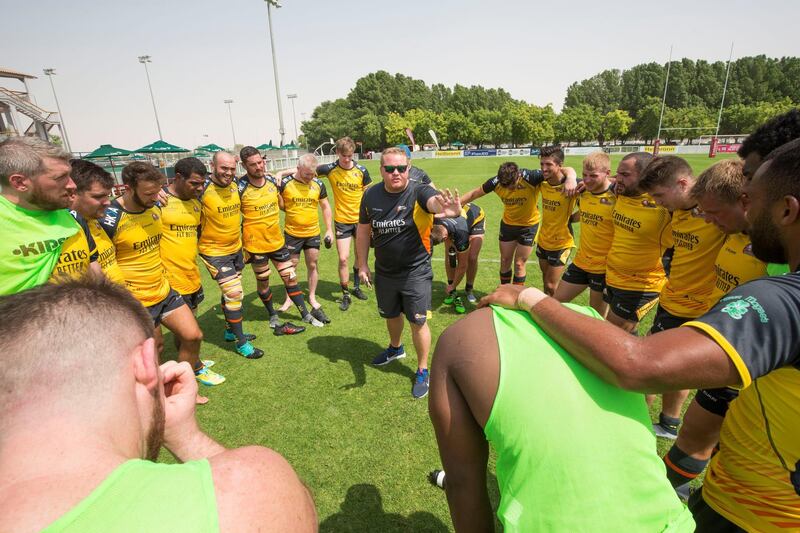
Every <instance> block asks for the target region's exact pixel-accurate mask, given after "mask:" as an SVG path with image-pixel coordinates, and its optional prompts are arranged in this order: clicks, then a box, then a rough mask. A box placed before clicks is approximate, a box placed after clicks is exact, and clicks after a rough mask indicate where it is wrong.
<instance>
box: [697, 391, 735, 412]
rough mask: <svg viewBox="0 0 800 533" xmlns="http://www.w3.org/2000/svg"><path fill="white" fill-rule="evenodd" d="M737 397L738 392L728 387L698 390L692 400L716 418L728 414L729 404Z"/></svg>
mask: <svg viewBox="0 0 800 533" xmlns="http://www.w3.org/2000/svg"><path fill="white" fill-rule="evenodd" d="M738 396H739V391H738V390H736V389H731V388H728V387H722V388H721V389H698V390H697V394H695V396H694V399H695V400H696V401H697V405H699V406H700V407H702V408H703V409H705V410H706V411H708V412H709V413H713V414H715V415H717V416H722V417H724V416H725V415H726V414H727V413H728V407H729V406H730V404H731V402H732V401H733V400H735V399H736V398H737V397H738Z"/></svg>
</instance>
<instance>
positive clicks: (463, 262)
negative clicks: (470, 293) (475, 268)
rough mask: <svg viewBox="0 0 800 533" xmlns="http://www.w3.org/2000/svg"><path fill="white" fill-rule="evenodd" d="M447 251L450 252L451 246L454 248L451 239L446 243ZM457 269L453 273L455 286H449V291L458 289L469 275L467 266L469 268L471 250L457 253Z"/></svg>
mask: <svg viewBox="0 0 800 533" xmlns="http://www.w3.org/2000/svg"><path fill="white" fill-rule="evenodd" d="M445 246H446V247H447V248H446V249H447V250H449V249H450V246H453V242H452V241H451V240H450V239H447V240H446V241H445ZM456 261H457V262H456V269H455V271H454V272H453V284H452V285H448V286H447V290H448V291H451V290H452V289H453V287H458V284H459V283H461V280H462V279H464V276H465V275H466V274H467V266H469V248H467V249H466V250H464V251H463V252H456Z"/></svg>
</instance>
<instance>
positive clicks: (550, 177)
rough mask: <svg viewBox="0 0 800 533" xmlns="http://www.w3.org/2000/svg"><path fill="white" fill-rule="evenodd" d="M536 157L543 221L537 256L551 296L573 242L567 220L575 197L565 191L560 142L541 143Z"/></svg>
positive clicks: (573, 208) (545, 284)
mask: <svg viewBox="0 0 800 533" xmlns="http://www.w3.org/2000/svg"><path fill="white" fill-rule="evenodd" d="M539 160H540V165H541V168H542V174H543V175H544V178H545V179H544V181H543V182H542V184H541V185H540V192H541V194H542V222H541V227H540V228H539V235H538V237H537V239H536V257H537V258H539V268H540V269H541V270H542V282H543V285H544V292H545V293H546V294H549V295H550V296H553V295H554V294H555V292H556V288H557V287H558V282H559V280H560V279H561V274H563V273H564V269H565V268H566V266H567V261H568V260H569V254H570V253H571V252H572V248H573V246H575V240H574V239H573V238H572V226H571V224H570V223H571V220H572V213H573V211H575V203H576V202H577V200H578V199H577V196H572V197H566V196H565V195H564V182H565V181H566V178H565V177H564V172H563V170H562V165H563V164H564V150H562V149H561V147H560V146H543V147H542V149H541V152H540V154H539Z"/></svg>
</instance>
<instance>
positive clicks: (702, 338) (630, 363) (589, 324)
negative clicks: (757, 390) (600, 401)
mask: <svg viewBox="0 0 800 533" xmlns="http://www.w3.org/2000/svg"><path fill="white" fill-rule="evenodd" d="M523 290H525V288H524V287H519V286H513V285H511V286H506V285H503V286H501V287H499V288H498V289H497V290H496V291H495V292H494V293H492V294H490V295H489V296H486V297H484V298H483V299H482V300H481V303H480V306H482V307H483V306H486V305H489V304H496V305H502V306H503V307H508V308H511V309H513V308H516V307H519V308H520V309H524V310H526V311H528V312H529V313H530V315H531V317H532V318H533V320H534V321H536V323H537V324H539V325H540V326H541V327H542V329H544V331H545V332H546V333H547V334H548V335H549V336H550V337H551V338H552V339H553V340H554V341H556V342H557V343H558V344H560V345H561V346H562V347H563V348H564V349H565V350H566V351H567V352H569V353H570V355H572V356H573V357H574V358H575V359H577V360H578V361H580V362H581V364H583V365H584V366H585V367H587V368H588V369H590V370H591V371H592V372H594V373H595V374H597V375H598V376H600V377H601V378H602V379H604V380H605V381H607V382H609V383H611V384H613V385H615V386H617V387H621V388H623V389H628V390H634V391H639V392H651V393H657V392H668V391H674V390H681V389H697V388H717V387H726V386H740V385H742V378H741V375H740V373H739V372H738V371H737V368H736V366H735V364H734V363H733V362H732V360H731V358H730V357H728V355H727V354H726V352H725V351H724V350H723V349H722V348H721V347H720V345H719V344H717V343H716V342H715V341H714V340H712V339H711V337H709V336H707V335H706V334H704V333H701V332H700V331H698V330H696V329H694V328H675V329H671V330H668V331H664V332H661V333H658V334H655V335H648V336H647V337H636V336H633V335H631V334H629V333H626V332H624V331H623V330H621V329H620V328H618V327H616V326H614V325H612V324H611V323H609V322H606V321H604V320H600V319H597V318H593V317H590V316H586V315H583V314H581V313H577V312H575V311H572V310H571V309H569V308H567V307H565V306H563V305H562V304H561V303H560V302H558V301H557V300H555V299H554V298H550V297H547V296H545V294H544V293H543V292H541V291H539V290H538V289H534V288H533V287H530V288H528V290H527V291H526V293H525V294H524V295H521V293H522V292H523Z"/></svg>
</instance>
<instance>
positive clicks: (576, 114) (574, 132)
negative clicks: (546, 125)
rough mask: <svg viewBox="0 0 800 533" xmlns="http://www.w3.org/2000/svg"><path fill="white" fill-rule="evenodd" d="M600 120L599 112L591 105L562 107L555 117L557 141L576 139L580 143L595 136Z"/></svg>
mask: <svg viewBox="0 0 800 533" xmlns="http://www.w3.org/2000/svg"><path fill="white" fill-rule="evenodd" d="M601 122H602V117H601V115H600V113H599V112H598V111H597V110H596V109H595V108H593V107H592V106H589V105H586V104H581V105H578V106H575V107H570V108H568V109H564V110H563V111H562V112H561V114H559V115H558V116H557V117H556V121H555V138H556V140H557V141H568V142H572V141H576V142H577V143H578V144H579V145H580V144H581V143H582V142H584V141H588V140H590V139H596V138H597V135H598V133H599V132H600V126H601Z"/></svg>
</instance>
